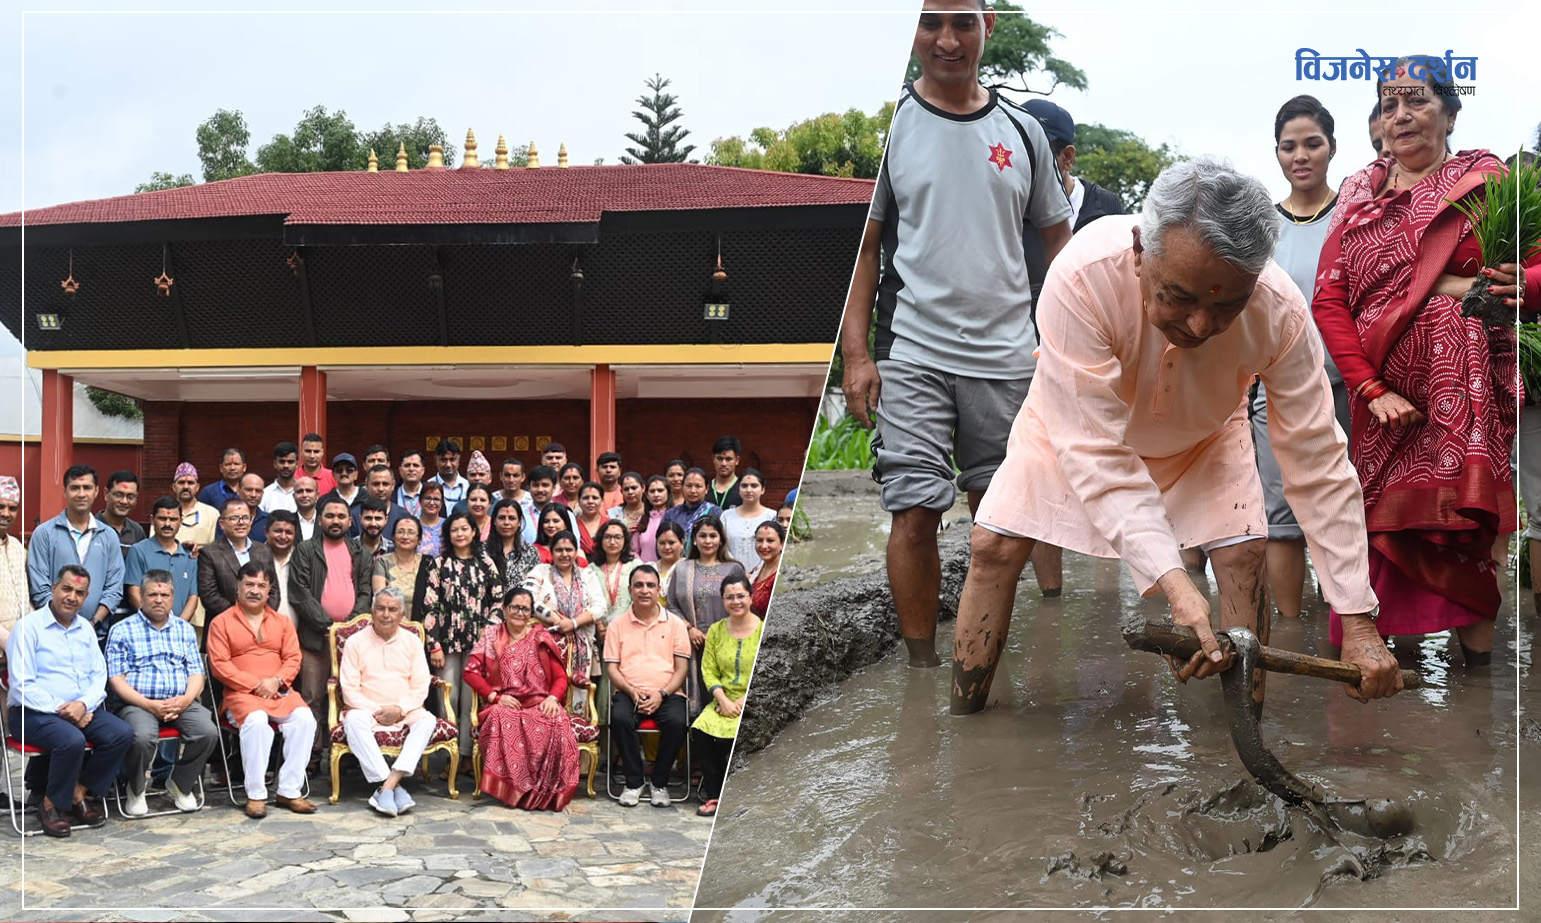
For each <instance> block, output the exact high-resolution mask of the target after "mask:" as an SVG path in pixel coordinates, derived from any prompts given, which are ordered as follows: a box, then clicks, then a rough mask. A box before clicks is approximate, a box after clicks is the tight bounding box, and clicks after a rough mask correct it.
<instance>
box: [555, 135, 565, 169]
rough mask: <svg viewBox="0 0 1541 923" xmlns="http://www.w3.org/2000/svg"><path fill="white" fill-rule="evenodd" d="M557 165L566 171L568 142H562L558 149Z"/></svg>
mask: <svg viewBox="0 0 1541 923" xmlns="http://www.w3.org/2000/svg"><path fill="white" fill-rule="evenodd" d="M556 165H557V166H559V167H561V168H562V169H564V170H565V169H567V142H566V141H563V142H562V146H561V147H559V148H557V149H556Z"/></svg>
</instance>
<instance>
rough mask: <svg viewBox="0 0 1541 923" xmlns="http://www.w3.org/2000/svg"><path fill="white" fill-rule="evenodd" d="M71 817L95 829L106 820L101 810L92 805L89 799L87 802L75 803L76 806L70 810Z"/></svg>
mask: <svg viewBox="0 0 1541 923" xmlns="http://www.w3.org/2000/svg"><path fill="white" fill-rule="evenodd" d="M70 816H71V817H73V818H75V819H76V820H77V821H79V822H80V823H82V824H85V825H86V826H87V827H94V826H96V825H97V824H99V823H101V822H102V821H103V820H105V819H106V818H104V817H103V816H102V812H101V809H100V808H98V807H97V806H96V805H94V804H92V803H91V801H90V798H89V797H88V798H87V800H85V801H77V802H75V806H74V807H73V808H70Z"/></svg>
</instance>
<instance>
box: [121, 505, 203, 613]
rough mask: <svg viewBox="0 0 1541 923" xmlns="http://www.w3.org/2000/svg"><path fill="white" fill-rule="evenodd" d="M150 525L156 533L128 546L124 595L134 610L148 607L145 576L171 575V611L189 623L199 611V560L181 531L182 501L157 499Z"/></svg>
mask: <svg viewBox="0 0 1541 923" xmlns="http://www.w3.org/2000/svg"><path fill="white" fill-rule="evenodd" d="M150 527H151V529H153V530H154V535H152V536H151V537H150V538H147V539H145V540H144V541H142V542H136V543H135V544H134V545H133V546H131V547H130V548H129V549H128V560H127V561H125V562H124V564H123V595H124V597H125V601H126V602H127V603H128V607H129V610H130V611H133V612H137V611H138V610H140V609H142V608H144V590H143V584H144V577H145V574H147V573H149V572H150V571H165V572H167V573H169V574H170V575H171V580H172V601H171V612H172V614H173V615H175V616H177V617H178V618H181V619H182V620H183V621H185V622H191V621H192V620H193V614H194V613H195V612H197V611H198V559H197V558H194V557H193V556H192V555H191V554H189V553H188V551H187V549H186V548H183V547H182V543H181V542H180V541H178V540H177V534H178V533H179V532H180V531H181V529H182V504H180V503H178V502H177V499H176V498H175V497H161V498H160V499H159V500H157V501H155V508H154V511H153V512H152V514H151V519H150Z"/></svg>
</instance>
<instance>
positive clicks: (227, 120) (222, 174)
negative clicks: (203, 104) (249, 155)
mask: <svg viewBox="0 0 1541 923" xmlns="http://www.w3.org/2000/svg"><path fill="white" fill-rule="evenodd" d="M197 139H198V162H199V163H201V164H203V181H204V182H206V183H212V182H214V181H216V180H222V179H232V178H234V177H237V176H246V175H247V174H250V173H256V172H257V168H256V166H255V165H253V164H252V162H251V161H250V160H247V159H246V145H247V144H249V143H251V129H249V128H247V127H246V117H245V116H243V115H242V114H241V110H239V109H236V110H233V111H232V110H230V109H217V110H215V112H214V114H213V115H211V116H209V117H208V118H207V119H205V120H204V121H203V123H202V124H200V125H199V126H198V131H197Z"/></svg>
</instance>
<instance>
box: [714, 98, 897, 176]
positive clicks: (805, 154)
mask: <svg viewBox="0 0 1541 923" xmlns="http://www.w3.org/2000/svg"><path fill="white" fill-rule="evenodd" d="M893 114H894V106H893V103H884V104H883V107H882V108H881V109H879V110H878V111H877V112H875V113H873V114H872V115H867V114H865V113H863V112H862V111H861V110H860V109H850V110H848V111H847V112H846V113H845V114H844V115H840V114H838V113H834V112H828V113H825V114H824V115H820V116H815V117H814V118H811V119H806V120H804V121H801V122H794V123H792V124H791V125H789V126H787V128H786V130H785V131H779V132H778V131H776V130H775V129H772V128H756V129H755V130H754V131H752V132H750V133H749V137H748V138H742V137H739V136H737V135H735V136H733V137H731V138H718V139H717V140H715V141H713V142H712V153H711V154H710V155H709V156H708V157H707V158H706V162H707V163H710V164H716V165H717V166H723V167H749V168H751V169H757V170H778V171H780V172H783V173H811V174H815V175H819V176H855V177H860V178H863V179H872V178H873V177H875V176H877V174H878V167H880V166H881V165H882V162H883V145H884V144H885V143H886V142H887V140H888V126H889V123H890V122H892V121H893Z"/></svg>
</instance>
